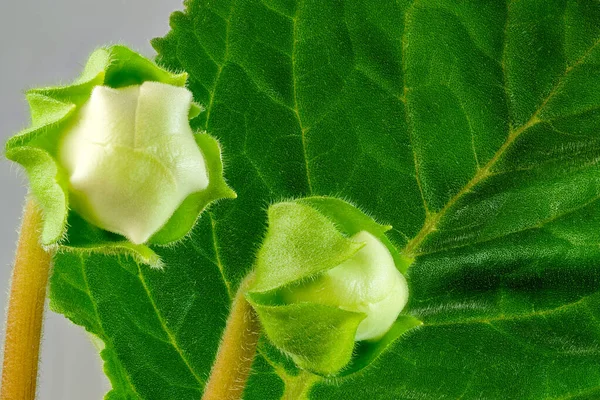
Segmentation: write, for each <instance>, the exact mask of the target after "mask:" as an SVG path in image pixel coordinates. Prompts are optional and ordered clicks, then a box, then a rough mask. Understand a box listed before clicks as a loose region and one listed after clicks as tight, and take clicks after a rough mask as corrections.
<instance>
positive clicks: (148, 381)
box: [51, 0, 600, 400]
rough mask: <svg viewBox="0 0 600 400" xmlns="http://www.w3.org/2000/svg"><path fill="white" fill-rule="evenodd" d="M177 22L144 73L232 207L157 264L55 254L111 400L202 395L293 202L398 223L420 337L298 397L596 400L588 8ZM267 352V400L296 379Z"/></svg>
mask: <svg viewBox="0 0 600 400" xmlns="http://www.w3.org/2000/svg"><path fill="white" fill-rule="evenodd" d="M171 26H172V28H173V30H172V31H171V32H170V33H169V34H168V35H167V36H166V37H165V38H163V39H157V40H155V41H154V46H155V48H156V49H157V51H158V52H159V57H158V61H159V62H160V63H161V64H162V65H164V66H166V67H169V68H171V69H173V70H185V71H186V72H188V73H189V74H190V81H189V88H190V89H191V90H192V91H193V93H194V96H195V100H196V101H197V102H199V103H201V104H203V105H204V106H205V107H206V112H204V113H203V114H201V115H200V116H199V117H198V118H196V119H195V120H194V121H193V123H195V124H196V127H198V128H203V129H206V130H207V131H208V132H209V133H210V134H211V135H214V136H215V137H217V138H218V139H219V141H220V143H221V144H222V146H223V153H224V158H225V164H226V165H225V172H226V176H227V178H228V182H229V184H230V185H231V187H232V188H233V189H234V190H235V191H236V192H237V193H238V199H237V200H235V201H231V202H227V203H219V204H217V205H216V206H214V207H213V208H211V210H210V212H209V213H208V214H205V215H204V216H203V217H202V218H201V220H200V222H199V224H198V225H197V226H196V228H195V229H194V232H193V235H192V236H190V237H189V238H188V239H186V240H185V241H184V242H182V243H180V244H178V245H177V246H176V247H172V248H156V249H155V250H156V251H157V253H159V255H160V256H161V258H162V259H163V260H164V262H165V268H164V270H163V271H151V270H148V269H147V268H146V267H144V266H139V267H138V266H137V264H136V263H135V262H133V261H131V260H127V259H124V258H121V259H119V258H116V257H106V256H99V255H93V256H74V255H69V254H65V255H59V256H58V258H57V260H56V269H55V273H54V276H53V277H52V287H51V289H52V293H51V297H52V306H53V308H54V309H55V310H58V311H60V312H63V313H64V314H65V315H67V316H68V317H69V318H71V319H72V320H73V321H74V322H75V323H78V324H80V325H83V326H84V327H85V328H86V329H87V330H89V331H90V332H92V333H94V334H95V335H97V336H98V337H99V338H100V339H102V340H103V341H104V343H105V344H106V349H105V350H104V351H103V357H104V358H105V360H106V371H107V373H108V375H109V376H110V378H111V381H112V382H113V388H114V389H113V391H112V392H111V394H110V395H109V398H110V399H129V398H132V399H133V398H143V399H178V400H181V399H192V398H198V397H199V396H200V394H201V391H202V387H203V384H204V381H205V380H206V377H207V375H208V373H209V371H210V366H211V363H212V359H213V357H214V354H215V352H216V348H217V345H218V341H219V336H220V333H221V331H222V329H223V326H224V321H225V318H226V315H227V311H228V307H229V304H230V300H229V299H230V297H231V295H232V293H233V292H234V291H235V289H236V287H237V285H238V283H239V282H240V280H241V279H242V277H243V276H244V275H245V273H246V272H247V271H248V270H249V269H250V268H251V265H252V263H253V259H254V258H253V257H254V254H255V251H256V249H257V247H258V245H259V244H260V240H261V238H262V236H263V235H264V232H265V223H266V214H265V210H266V206H267V205H268V204H270V203H271V202H274V201H279V200H281V199H285V198H294V197H300V196H306V195H334V196H338V197H342V198H344V199H347V200H349V201H351V202H352V203H353V204H356V205H358V206H359V207H360V208H361V209H363V210H366V211H367V212H368V213H369V214H370V215H372V216H373V217H374V218H376V219H377V220H378V221H379V222H381V223H385V224H390V225H392V226H393V229H392V230H391V231H390V233H389V236H390V239H391V240H392V241H393V242H394V244H395V245H396V246H397V247H398V248H400V249H403V253H404V254H405V255H406V256H411V257H415V258H416V261H415V263H414V264H413V265H412V266H411V267H410V269H409V272H408V277H409V280H410V282H409V284H410V290H411V297H410V300H409V305H408V312H409V313H412V314H413V315H415V316H416V317H418V318H419V319H420V320H421V321H423V322H424V325H423V326H422V327H420V328H418V329H415V330H413V331H411V332H410V333H409V334H407V335H406V336H404V337H402V338H400V339H399V340H397V341H395V342H394V343H393V344H391V345H390V347H389V348H388V350H387V351H385V352H384V353H382V355H381V356H380V357H379V358H378V359H377V360H375V361H374V362H373V363H372V364H371V365H370V366H369V367H367V368H366V369H364V370H362V371H361V372H360V373H356V374H351V375H348V376H345V377H344V378H340V379H336V380H322V381H319V382H317V383H316V384H315V385H314V386H312V388H311V389H310V393H309V395H308V397H309V398H311V399H319V400H320V399H383V400H387V399H389V400H391V399H432V400H434V399H436V400H437V399H457V398H462V399H581V400H583V399H594V398H598V397H600V369H599V368H598V365H600V322H599V321H600V294H599V293H600V229H598V228H599V226H600V203H599V202H598V199H599V198H600V169H599V168H598V161H599V160H600V136H599V135H600V132H599V130H600V112H599V108H600V2H598V1H595V0H579V1H576V0H512V1H486V0H474V1H453V0H430V1H423V0H421V1H418V0H416V1H409V0H394V1H392V0H378V1H369V0H345V1H343V0H336V1H330V2H323V1H316V0H297V1H294V0H263V1H259V0H244V1H242V0H230V1H228V0H218V1H207V0H189V1H187V3H186V11H185V12H183V13H181V12H177V13H175V14H173V16H172V19H171ZM261 354H262V355H261V356H259V357H258V358H257V360H256V363H255V373H254V374H253V375H252V377H251V379H250V382H249V385H248V387H247V390H246V396H245V398H246V399H250V400H251V399H257V400H258V399H277V398H279V397H281V395H282V394H283V392H284V390H285V388H286V386H287V387H288V388H290V387H291V386H293V384H292V382H293V375H294V373H293V368H290V367H289V366H285V365H282V364H281V362H282V360H281V358H280V357H278V356H277V355H276V354H275V353H274V351H273V349H270V348H269V346H267V345H265V344H264V343H263V346H262V352H261ZM290 371H292V372H290ZM288 393H289V392H288ZM111 396H112V397H111ZM288 398H289V397H288Z"/></svg>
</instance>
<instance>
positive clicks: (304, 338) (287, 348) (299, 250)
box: [246, 196, 422, 376]
mask: <svg viewBox="0 0 600 400" xmlns="http://www.w3.org/2000/svg"><path fill="white" fill-rule="evenodd" d="M268 219H269V224H268V229H267V233H266V236H265V238H264V241H263V244H262V246H261V248H260V250H259V251H258V254H257V259H256V262H255V270H254V271H255V277H254V280H253V282H252V283H251V284H250V286H249V290H248V292H247V295H246V297H247V298H248V300H249V301H250V303H251V304H252V305H253V307H254V308H255V310H256V312H257V313H258V315H259V317H260V320H261V323H262V325H263V328H264V330H265V332H266V334H267V337H268V338H269V340H270V341H271V342H272V343H273V344H274V345H275V347H277V348H278V349H279V350H280V351H282V352H283V353H284V354H286V355H288V356H290V357H291V358H292V359H293V360H294V361H295V362H296V363H297V364H298V366H299V367H300V368H303V369H305V370H307V371H310V372H312V373H314V374H317V375H322V376H344V375H348V374H351V373H354V372H357V371H359V370H361V369H362V368H364V367H366V366H367V365H369V364H370V363H371V362H373V361H374V360H375V359H376V358H377V357H378V356H379V355H380V354H381V353H382V352H383V351H384V350H385V349H386V348H387V347H388V346H389V345H390V344H391V343H392V342H393V341H395V340H396V339H398V338H399V337H400V336H401V335H402V334H404V333H405V332H407V331H408V330H410V329H412V328H414V327H417V326H419V325H421V324H422V322H421V321H419V320H418V319H416V318H415V317H413V316H410V315H405V314H404V315H403V314H401V315H400V316H399V317H398V319H397V321H396V322H395V323H394V325H393V326H392V328H391V329H390V330H389V332H388V333H386V334H385V335H384V336H383V337H382V338H381V339H380V340H378V341H376V342H369V343H366V342H359V343H358V344H356V343H355V341H354V337H355V333H356V329H357V327H358V325H359V324H360V322H361V321H362V320H363V319H364V317H365V315H364V314H362V313H356V312H350V311H346V310H342V309H340V308H337V307H333V306H328V305H322V304H313V303H294V304H286V303H285V302H284V301H283V300H282V298H281V296H280V291H281V289H283V288H285V287H288V286H289V285H292V284H295V283H298V282H301V281H302V280H305V279H312V278H314V277H316V276H317V275H319V274H321V273H323V272H325V271H326V270H328V269H331V268H333V267H335V266H337V265H339V264H341V263H342V262H343V261H345V260H347V259H349V258H350V257H352V256H353V255H354V254H355V253H356V252H357V251H358V250H360V249H361V248H362V246H363V244H362V243H356V242H353V241H352V240H350V239H348V237H351V236H353V235H355V234H356V233H358V232H361V231H367V232H369V233H371V234H372V235H374V236H375V237H377V238H378V239H379V240H380V241H381V242H382V243H383V244H384V245H385V246H386V247H387V248H388V249H389V251H390V253H391V254H392V257H393V258H394V262H395V264H396V267H397V268H398V270H399V271H400V272H401V273H403V274H405V273H406V271H407V270H408V267H409V266H410V264H411V263H412V259H410V258H407V257H405V256H404V255H402V254H400V253H399V252H398V251H397V250H396V248H395V247H394V246H393V244H392V243H391V242H390V241H389V239H388V238H387V237H386V234H385V233H386V232H387V231H388V230H389V229H391V226H389V225H382V224H379V223H377V222H376V221H375V220H374V219H373V218H371V217H370V216H368V215H367V214H365V213H364V212H362V211H361V210H360V209H358V208H357V207H355V206H353V205H352V204H350V203H348V202H346V201H343V200H340V199H337V198H332V197H322V196H319V197H309V198H303V199H297V200H294V201H288V202H283V203H278V204H274V205H272V206H271V207H270V208H269V210H268ZM307 233H310V234H307ZM315 310H319V311H318V312H317V311H315ZM328 329H329V331H328Z"/></svg>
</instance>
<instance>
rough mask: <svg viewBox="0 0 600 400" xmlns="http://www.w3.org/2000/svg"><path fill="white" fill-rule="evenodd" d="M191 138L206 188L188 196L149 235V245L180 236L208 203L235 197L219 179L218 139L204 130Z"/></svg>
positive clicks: (220, 163) (190, 227)
mask: <svg viewBox="0 0 600 400" xmlns="http://www.w3.org/2000/svg"><path fill="white" fill-rule="evenodd" d="M195 139H196V143H198V146H199V147H200V150H202V154H203V155H204V161H205V162H206V171H207V172H208V187H207V188H206V189H204V190H203V191H201V192H197V193H193V194H191V195H189V196H188V197H187V198H186V199H185V200H184V201H183V203H181V205H180V206H179V208H178V209H177V210H175V212H174V213H173V215H172V216H171V218H170V219H169V221H167V223H166V224H165V226H164V227H162V228H161V229H160V230H159V231H158V232H156V233H155V234H154V235H153V236H152V237H151V238H150V241H149V242H150V243H151V244H157V245H164V244H167V243H171V242H174V241H176V240H180V239H182V238H183V237H185V235H187V233H188V232H190V231H191V229H192V227H193V226H194V225H195V224H196V221H197V219H198V218H199V216H200V214H201V213H202V211H203V210H204V209H205V208H206V207H207V206H208V205H209V204H210V203H212V202H214V201H217V200H219V199H235V198H236V197H237V195H236V193H235V192H234V191H233V190H232V189H231V188H230V187H229V186H227V183H226V182H225V179H224V178H223V161H222V159H221V148H220V146H219V142H217V140H216V139H215V138H213V137H212V136H210V135H208V134H207V133H200V134H197V135H196V137H195Z"/></svg>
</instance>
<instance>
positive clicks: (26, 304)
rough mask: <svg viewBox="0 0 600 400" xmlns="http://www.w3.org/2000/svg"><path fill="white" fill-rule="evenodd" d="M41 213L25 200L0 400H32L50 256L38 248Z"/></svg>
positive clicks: (7, 323)
mask: <svg viewBox="0 0 600 400" xmlns="http://www.w3.org/2000/svg"><path fill="white" fill-rule="evenodd" d="M41 226H42V212H41V210H40V209H39V207H38V205H37V204H36V202H35V201H34V200H33V199H30V200H28V201H27V205H26V206H25V211H24V213H23V221H22V225H21V233H20V237H19V244H18V247H17V254H16V258H15V266H14V269H13V275H12V284H11V289H10V299H9V306H8V318H7V320H6V342H5V344H4V364H3V369H2V389H1V392H0V399H1V400H15V399H19V400H33V399H34V398H35V392H36V383H37V370H38V359H39V349H40V338H41V331H42V320H43V314H44V303H45V300H46V286H47V283H48V274H49V271H50V263H51V259H52V257H51V255H50V254H49V253H48V252H46V251H45V250H44V249H43V248H42V246H41V245H40V229H41Z"/></svg>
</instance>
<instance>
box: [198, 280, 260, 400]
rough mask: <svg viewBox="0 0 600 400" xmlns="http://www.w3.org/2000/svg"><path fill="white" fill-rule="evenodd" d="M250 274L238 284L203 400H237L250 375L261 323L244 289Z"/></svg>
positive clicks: (240, 396)
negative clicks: (245, 295)
mask: <svg viewBox="0 0 600 400" xmlns="http://www.w3.org/2000/svg"><path fill="white" fill-rule="evenodd" d="M251 279H252V276H251V275H250V276H248V277H247V278H246V279H245V280H244V282H242V284H241V285H240V288H239V289H238V292H237V294H236V296H235V299H234V301H233V305H232V307H231V311H230V314H229V318H228V319H227V324H226V326H225V331H224V332H223V338H222V340H221V344H220V346H219V350H218V352H217V358H216V360H215V363H214V365H213V368H212V371H211V373H210V377H209V378H208V382H207V383H206V387H205V391H204V395H203V396H202V400H239V399H241V398H242V395H243V393H244V388H245V387H246V381H247V380H248V376H249V375H250V370H251V368H252V361H253V360H254V356H255V354H256V346H257V344H258V338H259V336H260V323H259V321H258V316H257V315H256V313H255V312H254V309H253V308H252V306H251V305H250V304H249V303H248V302H247V301H246V298H245V297H244V292H245V291H246V288H247V286H248V282H249V281H250V280H251Z"/></svg>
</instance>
